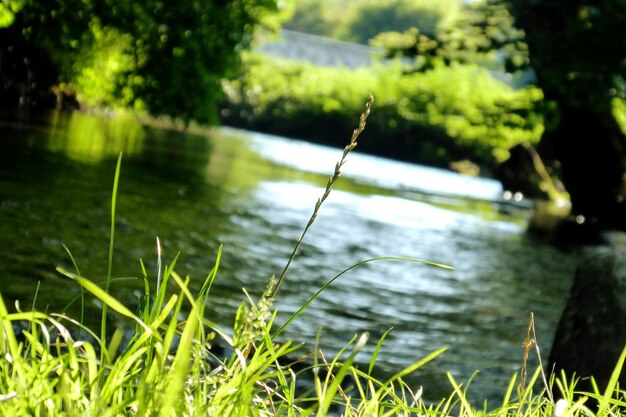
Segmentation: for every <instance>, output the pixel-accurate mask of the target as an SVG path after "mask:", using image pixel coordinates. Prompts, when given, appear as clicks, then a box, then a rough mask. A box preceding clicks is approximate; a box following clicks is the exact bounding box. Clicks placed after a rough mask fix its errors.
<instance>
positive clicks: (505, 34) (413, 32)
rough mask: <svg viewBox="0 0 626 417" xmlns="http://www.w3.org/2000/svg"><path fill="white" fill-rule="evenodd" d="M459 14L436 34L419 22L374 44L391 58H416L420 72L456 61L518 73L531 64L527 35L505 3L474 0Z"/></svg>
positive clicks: (374, 41) (384, 35)
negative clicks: (419, 24)
mask: <svg viewBox="0 0 626 417" xmlns="http://www.w3.org/2000/svg"><path fill="white" fill-rule="evenodd" d="M455 16H456V18H455V19H454V20H453V21H451V22H450V23H448V24H447V25H445V26H444V27H443V28H442V29H441V30H439V31H436V32H434V33H432V32H428V31H424V30H423V29H421V28H420V26H418V25H415V27H411V28H410V29H408V30H406V31H404V32H397V31H393V32H384V33H380V34H379V35H378V36H376V37H375V38H374V39H372V41H371V42H370V43H371V44H372V45H373V46H376V47H379V48H382V49H385V50H386V51H387V55H388V56H389V57H392V56H404V57H411V58H413V57H414V58H416V61H415V67H414V69H415V70H416V71H425V70H428V69H431V68H433V66H434V65H436V63H438V62H439V63H444V64H445V65H449V64H451V63H453V62H456V63H464V64H465V63H473V64H480V65H483V66H486V67H489V68H492V69H494V70H499V71H507V72H514V71H517V70H518V69H520V68H522V67H523V66H524V65H525V64H527V63H528V53H527V47H526V44H525V42H524V34H523V32H522V31H521V30H519V29H517V28H516V27H515V26H514V25H513V17H512V16H511V14H510V13H509V11H508V9H507V7H506V6H505V5H503V4H491V3H487V2H485V1H478V2H472V3H468V4H465V5H464V6H463V8H462V10H461V11H460V12H459V13H456V14H455Z"/></svg>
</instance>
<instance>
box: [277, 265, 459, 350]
mask: <svg viewBox="0 0 626 417" xmlns="http://www.w3.org/2000/svg"><path fill="white" fill-rule="evenodd" d="M378 261H405V262H416V263H423V264H426V265H431V266H436V267H438V268H443V269H451V270H453V269H454V268H453V267H451V266H448V265H443V264H439V263H435V262H429V261H424V260H421V259H414V258H405V257H401V256H381V257H377V258H370V259H366V260H364V261H361V262H359V263H356V264H354V265H351V266H349V267H348V268H346V269H344V270H343V271H341V272H339V273H338V274H337V275H335V276H334V277H333V278H331V279H330V280H329V281H328V282H327V283H326V284H324V285H323V286H321V287H320V289H319V290H317V291H316V292H315V294H313V295H312V296H311V297H310V298H309V299H308V300H307V302H306V303H304V304H303V305H302V306H301V307H300V308H299V309H298V311H296V312H295V313H293V314H292V315H291V317H289V319H287V321H286V322H285V324H283V325H282V326H281V327H280V328H279V329H278V330H277V331H276V332H275V333H274V334H273V335H272V339H274V338H276V337H277V336H278V335H280V334H281V333H282V332H283V331H284V330H285V329H286V328H287V326H289V325H290V324H291V322H293V321H294V320H295V319H296V318H298V316H299V315H300V314H302V312H303V311H304V310H306V309H307V308H308V307H309V305H311V303H312V302H313V301H314V300H315V299H316V298H317V297H318V296H319V295H320V294H321V293H323V292H324V291H325V290H326V288H328V287H329V286H330V285H331V284H332V283H333V282H335V280H337V279H338V278H339V277H341V276H342V275H343V274H345V273H346V272H349V271H351V270H353V269H355V268H358V267H360V266H363V265H365V264H367V263H370V262H378Z"/></svg>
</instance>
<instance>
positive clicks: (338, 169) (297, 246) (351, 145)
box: [270, 93, 374, 298]
mask: <svg viewBox="0 0 626 417" xmlns="http://www.w3.org/2000/svg"><path fill="white" fill-rule="evenodd" d="M372 104H374V95H373V94H372V93H370V95H369V99H368V100H367V103H365V111H364V112H363V113H362V114H361V117H359V125H358V127H357V128H356V129H354V131H353V132H352V137H351V138H350V143H348V145H346V147H345V148H344V149H343V154H342V155H341V159H340V160H339V162H337V163H336V164H335V171H334V172H333V175H332V176H331V177H330V178H329V179H328V183H327V184H326V188H325V189H324V193H323V194H322V196H321V197H320V198H318V200H317V202H316V203H315V208H314V209H313V213H312V214H311V217H310V218H309V221H308V222H307V224H306V226H304V230H303V231H302V234H301V235H300V237H299V238H298V240H297V241H296V244H295V245H294V247H293V251H292V252H291V255H289V258H288V259H287V263H286V264H285V267H284V268H283V271H282V272H281V273H280V275H279V276H278V280H277V281H276V284H274V286H273V288H272V290H271V292H270V297H271V298H274V297H275V296H276V293H277V292H278V289H279V288H280V286H281V284H282V283H283V281H284V280H285V277H286V276H287V271H288V270H289V266H290V265H291V262H292V261H293V260H294V258H295V257H296V254H297V253H298V249H300V245H301V244H302V242H303V241H304V237H305V236H306V234H307V232H308V231H309V228H310V227H311V226H312V225H313V223H314V222H315V219H316V218H317V214H318V213H319V210H320V207H321V206H322V204H323V203H324V201H326V199H327V198H328V196H329V195H330V192H331V190H332V188H333V185H334V184H335V182H336V181H337V180H338V179H339V176H340V175H341V168H342V167H343V165H344V164H345V163H346V161H347V159H348V154H349V153H350V152H351V151H353V150H354V148H356V146H357V139H358V138H359V136H360V135H361V133H362V132H363V130H365V124H366V121H367V117H368V116H369V115H370V110H371V108H372Z"/></svg>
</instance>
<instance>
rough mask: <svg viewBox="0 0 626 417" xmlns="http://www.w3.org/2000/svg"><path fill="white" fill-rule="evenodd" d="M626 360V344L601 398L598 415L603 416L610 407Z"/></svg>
mask: <svg viewBox="0 0 626 417" xmlns="http://www.w3.org/2000/svg"><path fill="white" fill-rule="evenodd" d="M625 360H626V346H625V347H624V350H622V354H621V355H620V357H619V359H618V360H617V364H616V365H615V368H614V369H613V373H612V374H611V379H609V383H608V384H607V386H606V389H605V390H604V395H603V396H602V398H601V399H600V404H599V406H598V413H597V414H596V415H597V416H598V417H603V416H604V415H605V414H606V413H607V411H608V409H609V404H610V402H611V398H612V397H613V393H614V391H615V387H617V383H618V382H619V376H620V374H621V373H622V368H623V367H624V361H625Z"/></svg>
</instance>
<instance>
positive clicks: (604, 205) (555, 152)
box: [542, 104, 626, 229]
mask: <svg viewBox="0 0 626 417" xmlns="http://www.w3.org/2000/svg"><path fill="white" fill-rule="evenodd" d="M559 109H560V120H559V123H558V125H557V127H556V128H555V129H553V130H551V131H549V132H546V133H545V134H544V137H543V138H542V147H543V148H544V149H547V150H548V152H547V153H548V155H547V156H548V158H549V159H553V160H555V161H558V164H559V165H560V170H561V173H562V180H563V183H564V185H565V188H566V189H567V191H568V192H569V193H570V197H571V200H572V212H573V214H574V215H575V216H579V215H582V216H584V220H585V222H586V223H587V224H591V225H594V226H597V227H599V228H606V227H609V228H622V229H623V228H625V226H626V211H625V206H624V203H623V202H622V200H623V175H624V165H623V160H622V155H624V140H625V137H624V134H623V133H622V131H621V130H620V127H619V125H618V124H617V121H616V120H615V117H614V116H613V115H612V113H611V111H610V108H609V109H606V111H605V112H604V113H600V112H598V109H597V108H596V109H592V108H574V107H568V106H567V105H563V104H561V105H560V106H559ZM582 219H583V218H580V217H579V220H582Z"/></svg>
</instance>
